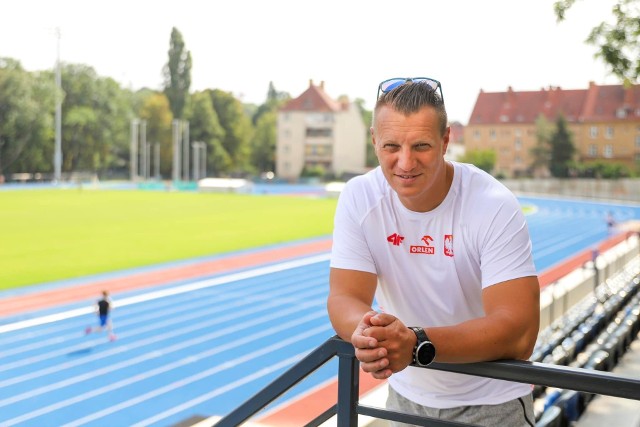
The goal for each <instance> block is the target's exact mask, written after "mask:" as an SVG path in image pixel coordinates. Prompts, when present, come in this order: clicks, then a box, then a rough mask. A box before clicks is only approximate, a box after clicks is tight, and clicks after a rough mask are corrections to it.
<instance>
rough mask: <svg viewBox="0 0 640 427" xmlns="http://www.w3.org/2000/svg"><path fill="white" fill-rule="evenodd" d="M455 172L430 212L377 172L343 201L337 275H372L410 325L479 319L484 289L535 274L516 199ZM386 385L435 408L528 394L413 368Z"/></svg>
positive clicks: (486, 178) (467, 168) (464, 171)
mask: <svg viewBox="0 0 640 427" xmlns="http://www.w3.org/2000/svg"><path fill="white" fill-rule="evenodd" d="M451 163H452V164H453V166H454V176H453V182H452V184H451V188H450V190H449V193H448V194H447V196H446V198H445V199H444V201H443V202H442V203H441V204H440V206H438V207H437V208H435V209H434V210H432V211H430V212H414V211H410V210H409V209H407V208H406V207H405V206H404V205H403V204H402V203H401V202H400V200H399V199H398V196H397V193H396V192H395V191H393V190H392V189H391V187H390V186H389V184H388V183H387V181H386V179H385V177H384V175H383V174H382V171H381V169H380V167H378V168H376V169H374V170H373V171H371V172H369V173H367V174H365V175H362V176H358V177H355V178H353V179H351V180H350V181H349V182H348V183H347V184H346V186H345V188H344V190H343V191H342V193H341V195H340V198H339V201H338V206H337V209H336V215H335V224H334V226H335V228H334V233H333V249H332V254H331V267H334V268H341V269H349V270H358V271H366V272H369V273H374V274H376V275H377V276H378V287H377V290H376V300H377V302H378V304H379V306H380V309H381V310H382V311H384V312H387V313H390V314H393V315H394V316H396V317H398V318H399V319H400V320H401V321H402V322H403V323H404V324H405V325H407V326H423V327H426V328H428V327H430V326H447V325H454V324H458V323H460V322H464V321H466V320H469V319H473V318H478V317H481V316H483V315H484V309H483V306H482V289H483V288H485V287H488V286H491V285H494V284H496V283H500V282H504V281H506V280H511V279H516V278H519V277H526V276H534V275H536V270H535V266H534V264H533V258H532V256H531V240H530V238H529V232H528V228H527V223H526V220H525V217H524V214H523V213H522V210H521V207H520V205H519V203H518V201H517V199H516V198H515V196H514V195H513V194H512V193H511V192H510V191H509V190H508V189H507V188H506V187H504V186H503V185H502V184H501V183H500V182H498V181H497V180H495V179H494V178H493V177H491V176H490V175H489V174H487V173H485V172H483V171H482V170H480V169H478V168H476V167H475V166H473V165H468V164H464V163H456V162H451ZM389 383H390V384H391V386H392V387H393V388H394V389H395V390H396V391H397V392H398V393H400V394H401V395H403V396H405V397H406V398H408V399H410V400H412V401H414V402H416V403H419V404H421V405H425V406H430V407H435V408H450V407H455V406H462V405H481V404H499V403H503V402H506V401H508V400H512V399H515V398H518V397H521V396H524V395H525V394H528V393H530V392H531V386H530V385H528V384H521V383H514V382H507V381H501V380H494V379H489V378H483V377H476V376H472V375H463V374H455V373H449V372H441V371H436V370H431V369H424V368H417V367H411V366H410V367H408V368H406V369H404V370H403V371H401V372H398V373H396V374H393V375H392V376H391V378H389Z"/></svg>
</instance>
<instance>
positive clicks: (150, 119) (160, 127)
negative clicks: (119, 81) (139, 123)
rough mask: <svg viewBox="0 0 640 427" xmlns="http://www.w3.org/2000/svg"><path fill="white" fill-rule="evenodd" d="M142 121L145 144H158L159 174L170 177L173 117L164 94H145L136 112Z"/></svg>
mask: <svg viewBox="0 0 640 427" xmlns="http://www.w3.org/2000/svg"><path fill="white" fill-rule="evenodd" d="M138 116H139V117H140V119H142V120H146V122H147V126H146V131H147V138H146V139H147V142H149V143H151V144H152V146H153V145H154V144H156V143H158V144H160V174H161V175H162V176H164V177H167V178H168V177H170V176H171V171H172V170H171V168H172V167H173V144H172V139H171V137H172V135H171V122H172V120H173V116H172V114H171V109H170V108H169V101H168V100H167V97H166V96H165V94H164V93H161V92H155V93H154V92H151V93H147V96H146V97H145V98H144V101H143V103H142V107H141V108H140V111H139V112H138Z"/></svg>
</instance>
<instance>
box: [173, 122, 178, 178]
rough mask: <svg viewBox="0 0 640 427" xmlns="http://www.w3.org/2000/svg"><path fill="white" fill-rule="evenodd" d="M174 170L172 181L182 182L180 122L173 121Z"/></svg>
mask: <svg viewBox="0 0 640 427" xmlns="http://www.w3.org/2000/svg"><path fill="white" fill-rule="evenodd" d="M172 124H173V169H172V179H173V181H174V182H177V181H180V120H177V119H175V120H173V123H172Z"/></svg>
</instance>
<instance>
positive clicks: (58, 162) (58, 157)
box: [53, 28, 62, 183]
mask: <svg viewBox="0 0 640 427" xmlns="http://www.w3.org/2000/svg"><path fill="white" fill-rule="evenodd" d="M56 37H57V56H56V141H55V149H54V155H53V180H54V182H56V183H57V182H60V180H61V179H62V73H61V71H60V28H56Z"/></svg>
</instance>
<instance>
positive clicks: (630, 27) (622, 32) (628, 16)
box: [554, 0, 640, 84]
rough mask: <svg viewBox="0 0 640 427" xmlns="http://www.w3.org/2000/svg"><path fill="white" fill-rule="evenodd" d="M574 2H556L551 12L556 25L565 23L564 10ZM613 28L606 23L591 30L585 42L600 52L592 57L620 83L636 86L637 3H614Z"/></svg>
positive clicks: (639, 64)
mask: <svg viewBox="0 0 640 427" xmlns="http://www.w3.org/2000/svg"><path fill="white" fill-rule="evenodd" d="M575 2H576V0H558V1H556V2H555V3H554V10H555V14H556V18H557V20H558V22H561V21H564V20H565V18H566V14H567V11H568V10H569V9H570V8H571V7H572V6H573V4H574V3H575ZM612 13H613V16H614V17H615V18H616V23H615V25H611V24H608V23H606V22H602V23H600V25H598V26H596V27H594V28H593V29H592V30H591V33H590V34H589V37H588V38H587V40H586V41H587V43H589V44H591V45H594V46H596V47H597V48H598V49H599V50H598V52H597V53H596V54H595V56H596V58H600V59H602V60H603V61H604V63H605V64H606V65H607V66H608V67H610V69H611V72H612V73H613V74H614V75H615V76H617V77H619V78H620V79H621V80H622V81H623V82H625V83H627V84H629V83H635V82H637V81H638V80H639V79H640V1H639V0H617V2H616V4H615V5H614V6H613V9H612Z"/></svg>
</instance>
